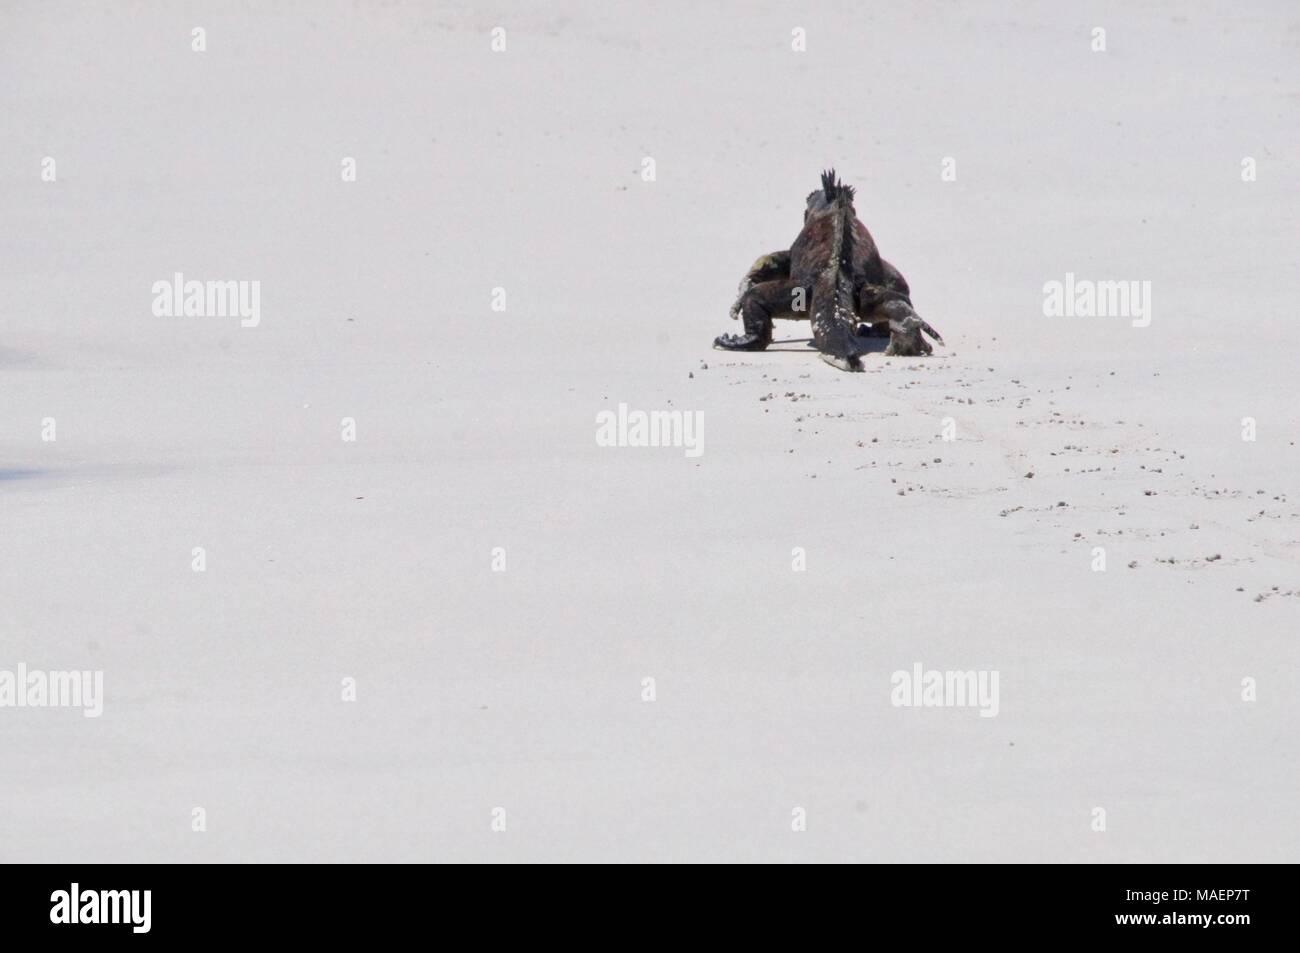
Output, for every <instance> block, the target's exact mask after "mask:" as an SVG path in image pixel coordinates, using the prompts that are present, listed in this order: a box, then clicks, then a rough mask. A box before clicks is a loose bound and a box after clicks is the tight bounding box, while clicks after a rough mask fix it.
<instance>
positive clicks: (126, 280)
mask: <svg viewBox="0 0 1300 953" xmlns="http://www.w3.org/2000/svg"><path fill="white" fill-rule="evenodd" d="M497 27H500V28H502V29H503V30H504V31H505V32H504V34H499V35H500V36H503V37H504V41H505V48H504V49H503V50H493V49H492V44H493V30H494V28H497ZM195 28H201V29H202V30H203V31H204V33H203V34H202V37H203V45H204V49H203V50H202V51H196V50H195V49H193V43H194V34H193V33H192V31H193V30H194V29H195ZM1095 28H1102V29H1104V30H1105V46H1106V48H1105V50H1104V51H1094V49H1093V46H1094V45H1095V37H1096V34H1094V29H1095ZM796 29H798V30H802V31H804V33H803V37H804V45H805V47H806V48H805V49H804V50H803V51H799V50H796V49H792V44H795V43H796V39H795V34H794V33H793V32H792V31H795V30H796ZM1298 54H1300V11H1297V10H1296V8H1295V7H1294V5H1292V4H1287V3H1283V2H1280V0H1279V2H1275V3H1260V4H1252V5H1247V6H1245V7H1243V6H1242V5H1240V4H1235V3H1231V2H1226V0H1225V2H1214V3H1211V2H1194V3H1158V4H1152V5H1137V6H1135V5H1133V4H1126V3H1104V2H1099V3H1089V4H1085V5H1083V7H1081V8H1080V9H1078V10H1076V11H1074V12H1068V11H1066V10H1065V9H1064V8H1063V7H1062V6H1061V5H1060V4H1056V3H1049V2H1043V3H1026V4H1015V5H1010V6H1008V5H1004V4H996V3H953V2H937V0H936V2H917V3H906V4H870V5H864V4H856V3H847V2H845V3H838V2H835V3H832V2H824V3H823V2H819V3H814V4H808V5H803V6H798V5H796V6H791V5H789V4H782V3H776V2H770V0H764V2H754V3H740V2H734V3H718V4H708V5H700V4H692V3H685V2H681V3H669V4H665V5H661V6H660V7H659V8H658V9H657V10H656V11H655V12H654V13H649V12H646V8H645V7H644V6H642V5H635V4H609V3H597V2H589V3H587V2H576V0H556V2H542V3H536V4H529V5H522V4H497V5H494V6H493V5H483V4H478V3H468V2H464V3H450V2H440V3H379V2H359V3H352V2H311V3H309V2H305V0H301V2H294V3H277V4H231V3H217V2H213V3H197V4H184V3H181V4H171V3H166V4H165V3H161V2H158V3H131V4H114V3H103V4H74V3H42V2H26V3H6V4H5V5H4V7H3V9H0V196H3V204H2V207H3V210H4V214H3V216H2V217H0V223H2V224H0V243H2V244H0V250H2V251H3V266H0V672H2V671H10V672H14V671H17V667H18V666H19V665H20V664H22V665H24V666H26V667H27V669H32V670H41V671H44V672H56V671H77V672H81V671H87V672H92V671H98V672H101V673H102V686H103V689H102V692H103V696H102V699H101V701H102V713H100V714H99V715H98V717H85V715H84V713H83V711H82V710H79V709H77V708H76V707H75V706H67V705H65V706H63V707H58V706H50V705H32V704H29V705H25V706H23V707H18V706H17V705H16V704H10V705H5V706H0V754H2V755H3V756H2V757H0V861H4V862H9V861H58V862H72V861H78V862H83V861H84V862H107V861H132V862H135V861H168V862H190V861H218V862H234V861H654V862H660V861H795V862H802V861H889V862H913V861H956V862H965V861H997V862H1003V861H1035V862H1042V861H1049V862H1193V861H1230V862H1278V861H1291V862H1294V861H1296V860H1297V859H1300V816H1297V812H1296V798H1297V792H1298V791H1300V758H1298V757H1297V755H1298V754H1300V751H1298V748H1300V741H1298V739H1300V693H1297V691H1296V685H1297V680H1298V679H1300V486H1298V485H1297V474H1298V473H1300V448H1297V446H1296V441H1297V439H1300V410H1298V409H1297V403H1296V399H1295V395H1296V392H1297V355H1298V354H1300V351H1298V347H1300V331H1297V324H1296V319H1295V317H1294V314H1293V311H1294V309H1295V306H1296V302H1297V300H1300V264H1298V263H1297V257H1296V250H1297V247H1298V246H1300V243H1298V242H1297V239H1298V238H1300V225H1298V223H1300V166H1298V165H1297V161H1296V160H1297V157H1300V123H1298V122H1297V108H1298V107H1300V55H1298ZM647 158H649V159H652V160H653V171H654V175H653V178H652V179H649V180H647V177H646V174H645V170H646V169H647V168H650V166H647V165H646V163H645V160H646V159H647ZM348 159H351V160H353V161H354V163H355V181H351V180H348V179H347V178H346V173H347V169H348V166H347V160H348ZM1246 159H1250V160H1252V162H1250V163H1246V164H1244V160H1246ZM46 160H53V164H52V165H51V164H50V163H49V162H47V161H46ZM945 160H952V161H951V162H948V163H947V164H945ZM830 167H834V168H835V169H836V170H837V171H838V172H839V174H840V175H841V176H842V177H843V179H844V180H845V181H846V182H848V183H851V184H853V185H854V186H856V188H857V203H856V207H857V211H858V214H859V216H860V217H861V218H862V220H863V221H864V222H865V224H866V225H867V227H868V228H869V229H870V230H871V232H872V234H873V235H874V237H875V239H876V241H877V243H878V244H879V246H880V249H881V251H882V253H883V254H884V256H885V257H886V258H887V259H889V260H890V261H891V262H893V263H894V264H895V265H897V266H898V267H899V268H900V269H901V270H902V272H903V274H904V275H906V277H907V279H908V281H909V282H910V284H911V288H912V292H913V301H914V302H915V304H916V307H917V309H918V311H919V312H920V313H921V314H922V315H924V316H925V317H926V318H927V319H928V320H929V321H930V322H931V323H933V324H934V325H935V327H937V328H938V329H939V330H940V331H941V332H942V334H943V336H944V338H945V341H946V346H945V347H942V348H938V349H936V353H935V355H934V356H932V357H929V358H916V359H897V358H886V357H884V356H883V355H881V354H875V355H871V356H869V357H868V358H867V359H866V362H867V370H866V372H865V373H861V374H847V373H843V372H840V371H837V370H835V369H833V368H831V367H828V366H827V365H826V364H824V363H823V362H822V361H820V360H818V359H817V354H816V352H815V351H814V350H812V349H811V348H810V347H809V346H808V344H807V343H806V342H807V338H808V328H807V325H806V324H803V325H800V324H798V323H794V322H780V323H778V325H777V332H776V337H777V342H778V343H776V344H775V345H774V346H773V347H772V348H771V349H769V350H768V351H766V352H762V353H750V354H736V353H726V352H721V351H717V350H714V349H712V348H711V346H710V345H711V342H712V340H713V338H714V336H716V335H718V334H720V333H723V332H734V331H736V330H738V326H737V325H736V323H734V322H732V321H731V320H729V319H728V316H727V309H728V307H729V306H730V304H731V302H732V299H733V297H734V294H735V289H736V285H737V283H738V282H739V280H740V278H741V276H742V275H743V273H744V272H745V269H746V268H747V267H748V266H749V264H750V262H752V261H753V260H754V259H755V258H756V257H758V256H759V255H761V254H763V253H766V252H771V251H774V250H779V249H783V248H788V247H789V246H790V243H791V242H792V240H793V239H794V237H795V235H796V233H797V232H798V230H799V227H800V223H801V215H802V212H803V208H804V196H805V195H806V194H807V193H808V192H809V191H811V190H812V189H814V188H816V187H817V184H818V175H819V173H820V172H821V170H822V169H825V168H830ZM945 169H949V170H955V177H953V176H951V175H949V176H945V175H944V170H945ZM1247 169H1249V170H1250V172H1249V173H1247V178H1245V179H1243V170H1247ZM51 173H52V178H51ZM1252 175H1253V177H1251V176H1252ZM177 273H180V274H182V275H183V276H184V279H183V280H186V281H188V280H197V281H204V282H206V281H213V282H222V283H224V282H249V283H250V284H249V285H245V286H240V287H242V288H244V289H246V290H247V289H249V288H251V287H252V285H251V283H252V282H257V283H258V284H257V288H258V294H259V298H258V313H257V316H256V317H257V320H256V323H255V326H245V324H246V323H248V322H247V321H246V320H244V319H241V316H240V314H239V313H236V312H233V311H232V312H231V313H226V314H204V315H190V316H185V314H184V308H183V306H180V305H178V307H177V308H176V311H178V312H179V313H173V314H162V315H160V314H157V313H155V307H154V305H155V302H156V298H157V294H156V292H155V291H154V290H153V289H154V286H155V283H157V282H160V281H161V282H164V283H166V282H171V281H173V278H174V276H175V275H176V274H177ZM1067 275H1070V276H1073V277H1072V278H1071V279H1070V280H1071V281H1072V282H1073V281H1089V282H1108V281H1116V282H1125V283H1127V282H1130V281H1131V282H1137V283H1138V285H1136V286H1134V287H1135V288H1140V287H1142V283H1143V282H1149V285H1148V286H1147V287H1148V288H1149V297H1147V298H1145V299H1144V304H1145V305H1149V313H1148V314H1147V315H1146V317H1145V318H1143V317H1141V316H1136V317H1131V316H1128V315H1110V316H1103V315H1099V316H1073V317H1066V316H1059V317H1056V316H1048V315H1046V314H1045V313H1044V298H1045V293H1044V286H1045V284H1047V283H1049V282H1053V281H1059V282H1062V283H1064V282H1065V281H1066V280H1067ZM1126 287H1127V285H1126ZM496 289H501V290H502V291H503V292H504V294H502V293H501V292H498V291H497V290H496ZM232 300H237V299H232ZM246 300H247V299H246ZM494 305H496V306H497V307H500V306H501V305H504V310H497V309H494ZM1144 320H1145V321H1146V322H1147V323H1146V324H1145V326H1142V323H1143V321H1144ZM619 404H625V405H626V406H627V407H628V408H630V409H631V410H633V411H636V410H639V411H644V412H651V411H681V412H683V414H690V415H698V416H692V417H691V419H692V420H699V421H700V422H701V426H702V430H701V431H700V432H699V433H698V434H697V436H698V437H699V439H700V444H699V446H700V447H701V448H702V452H700V453H699V454H698V455H690V454H688V453H687V452H686V449H687V448H684V447H681V446H662V447H635V446H616V447H609V446H600V445H598V443H597V439H596V434H597V417H598V415H599V414H601V413H602V412H603V411H616V410H617V408H618V406H619ZM345 420H351V421H352V422H353V424H354V427H355V430H354V435H355V439H353V440H347V439H344V437H345V436H347V435H348V425H347V423H346V422H345ZM1252 428H1253V432H1252ZM1251 436H1253V438H1254V439H1244V437H1251ZM51 437H53V439H50V438H51ZM946 438H951V439H946ZM196 549H199V550H201V551H202V552H201V554H196V553H195V550H196ZM1099 551H1100V552H1101V557H1102V559H1104V566H1105V568H1104V570H1099V569H1098V568H1097V567H1098V565H1099V563H1098V552H1099ZM196 560H199V563H198V564H199V565H201V566H202V569H203V571H201V572H200V571H195V565H196ZM917 665H920V666H922V668H923V670H937V671H941V672H951V671H955V672H967V671H969V672H986V673H992V672H996V673H997V675H998V679H997V684H998V693H999V695H998V704H997V712H996V716H985V717H982V716H981V714H980V712H979V711H978V710H977V709H976V707H974V706H971V705H966V706H960V705H954V706H941V707H924V706H920V707H906V706H899V705H896V704H894V703H893V702H894V699H893V698H892V697H891V696H892V691H891V679H892V678H893V676H894V673H896V672H907V673H910V672H912V671H913V670H914V666H917ZM348 679H351V680H354V681H353V682H351V683H348V684H349V685H352V686H354V691H355V700H344V696H345V694H347V693H348V692H349V688H348V687H347V686H346V685H345V680H348ZM648 679H649V680H653V681H647V680H648ZM1249 680H1253V681H1249ZM651 694H652V695H653V700H647V699H648V698H649V696H650V695H651ZM29 700H30V699H29ZM196 809H198V811H199V813H196ZM498 809H499V810H498ZM1098 809H1101V810H1102V811H1103V812H1104V814H1098V813H1097V810H1098ZM1099 818H1101V819H1103V825H1104V829H1099V824H1098V819H1099ZM196 819H198V820H196ZM196 826H198V827H201V828H203V829H201V830H196V829H195V827H196ZM501 828H504V829H501Z"/></svg>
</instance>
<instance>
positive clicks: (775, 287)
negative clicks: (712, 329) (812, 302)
mask: <svg viewBox="0 0 1300 953" xmlns="http://www.w3.org/2000/svg"><path fill="white" fill-rule="evenodd" d="M807 300H808V290H807V289H806V288H804V287H803V286H802V285H801V284H800V283H799V282H797V281H794V280H792V279H789V278H784V279H781V280H778V281H764V282H762V283H761V284H756V285H754V286H753V287H752V288H750V289H749V290H748V291H746V292H745V293H744V294H743V295H741V296H740V301H739V302H738V306H739V309H740V316H741V319H742V321H743V322H744V325H745V333H744V334H723V335H720V336H718V337H717V338H715V339H714V341H713V346H714V347H717V348H722V349H723V350H724V351H762V350H764V349H765V348H766V347H767V346H768V345H769V344H771V343H772V319H773V318H799V317H804V316H806V314H807V312H806V311H803V310H802V306H803V304H804V302H805V301H807Z"/></svg>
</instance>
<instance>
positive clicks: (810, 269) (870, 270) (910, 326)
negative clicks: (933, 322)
mask: <svg viewBox="0 0 1300 953" xmlns="http://www.w3.org/2000/svg"><path fill="white" fill-rule="evenodd" d="M824 181H825V180H824ZM850 211H851V206H850ZM833 212H834V209H833V207H832V203H831V202H829V201H828V200H827V198H826V195H825V192H824V191H822V190H819V191H816V192H813V193H811V194H810V195H809V196H808V205H807V209H806V210H805V212H804V227H803V229H802V230H801V231H800V233H799V236H798V237H797V238H796V239H795V242H794V244H793V245H792V246H791V248H790V250H789V251H788V252H786V251H778V252H772V253H771V254H768V255H764V256H762V257H761V258H759V259H758V260H757V261H755V262H754V264H753V265H751V266H750V268H749V270H748V271H747V272H746V273H745V277H744V278H743V279H742V280H741V283H740V288H739V293H738V294H737V297H736V301H735V303H734V304H733V305H732V307H731V316H732V318H737V317H739V318H741V319H742V322H743V325H744V332H743V333H742V334H724V335H721V336H720V337H718V338H717V339H716V340H715V341H714V346H715V347H718V348H722V349H724V350H734V351H761V350H763V349H764V348H766V347H767V346H768V344H770V343H771V341H772V321H773V319H774V318H786V319H795V320H801V319H808V318H809V317H811V316H814V314H815V311H816V305H815V304H812V305H811V307H810V304H811V303H812V299H813V298H814V291H815V290H816V287H815V286H816V284H817V279H818V277H819V275H820V274H821V272H822V270H823V269H824V268H825V266H826V263H827V260H828V258H829V256H830V254H831V246H832V244H833V239H834V228H833V225H834V215H833ZM851 239H852V240H851V243H850V248H851V253H850V255H849V257H848V260H847V261H846V262H845V267H844V268H843V269H842V270H841V275H840V277H839V279H838V281H847V282H849V283H850V285H851V291H852V300H853V302H854V308H853V310H854V311H855V312H856V314H855V317H856V320H857V321H859V322H861V323H860V324H859V326H858V329H857V331H858V333H859V334H862V335H866V334H870V333H873V332H874V333H879V334H883V333H888V334H889V336H890V343H889V347H888V349H887V350H886V351H885V353H886V354H890V355H898V356H910V355H917V354H929V353H931V350H932V349H931V347H930V344H929V342H928V341H926V340H925V338H924V336H923V335H922V331H924V332H925V333H927V334H929V335H930V336H931V337H933V338H934V339H935V340H936V341H939V342H940V343H942V339H941V338H940V337H939V335H938V333H936V332H935V331H934V329H933V328H931V327H930V326H929V325H928V324H927V323H925V321H924V320H923V319H922V318H921V317H920V316H919V315H917V314H916V312H915V311H914V310H913V308H912V303H911V290H910V289H909V288H908V285H907V280H906V279H905V278H904V277H903V275H902V273H901V272H899V270H898V269H897V268H895V267H894V266H893V265H891V264H890V263H889V262H887V261H885V260H884V259H883V258H881V257H880V252H879V250H878V249H877V247H876V243H875V240H874V239H873V238H872V237H871V233H870V232H869V231H868V230H867V227H866V226H865V225H863V224H862V222H861V221H860V220H859V219H858V218H857V216H856V214H853V215H852V236H851ZM826 281H828V282H830V283H829V284H824V285H823V288H822V296H823V301H824V300H825V298H826V297H827V296H828V295H829V294H831V293H832V291H833V289H834V286H835V284H836V282H834V281H831V279H829V278H827V279H826ZM801 304H802V305H803V307H802V308H800V307H798V306H799V305H801ZM840 316H841V317H844V315H842V314H841V315H840ZM814 325H815V327H816V322H814ZM826 326H828V325H824V327H826ZM817 336H818V335H817V332H816V330H815V331H814V339H815V340H816V339H817ZM836 337H837V341H836V345H835V347H834V348H833V349H837V350H848V351H850V352H851V351H852V349H851V348H849V347H848V345H847V344H846V343H845V342H844V341H843V340H842V339H839V336H838V335H836ZM823 343H824V342H822V341H818V346H819V348H820V349H822V350H826V348H824V347H823V346H822V345H823ZM845 357H846V358H847V360H846V361H845V365H846V366H847V367H848V368H850V369H858V367H859V366H860V365H857V364H856V355H855V354H854V353H848V354H847V355H845ZM832 363H835V364H836V366H842V365H841V364H840V363H837V362H835V361H832Z"/></svg>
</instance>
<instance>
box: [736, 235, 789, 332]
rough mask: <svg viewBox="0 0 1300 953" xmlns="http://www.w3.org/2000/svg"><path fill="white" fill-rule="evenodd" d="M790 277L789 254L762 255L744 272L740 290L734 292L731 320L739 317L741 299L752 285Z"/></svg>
mask: <svg viewBox="0 0 1300 953" xmlns="http://www.w3.org/2000/svg"><path fill="white" fill-rule="evenodd" d="M789 277H790V253H789V252H788V251H774V252H772V253H771V254H770V255H764V256H763V257H762V258H760V259H758V261H756V262H754V263H753V264H752V265H750V266H749V271H747V272H745V277H744V278H742V279H741V282H740V288H739V290H737V292H736V300H735V303H734V304H732V306H731V318H732V320H733V321H734V320H735V319H737V318H739V317H740V312H741V308H742V307H743V305H742V304H741V299H743V298H744V297H745V293H746V292H747V291H749V289H750V288H752V287H754V285H758V284H762V283H763V282H765V281H778V280H784V279H786V278H789Z"/></svg>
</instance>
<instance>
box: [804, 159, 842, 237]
mask: <svg viewBox="0 0 1300 953" xmlns="http://www.w3.org/2000/svg"><path fill="white" fill-rule="evenodd" d="M837 198H842V199H845V200H847V202H848V204H849V208H852V207H853V186H851V185H845V184H844V183H843V182H841V181H840V180H839V179H838V178H837V177H836V175H835V170H834V169H831V170H829V171H827V172H823V173H822V187H821V188H820V189H818V190H817V191H815V192H809V193H808V207H807V208H805V209H804V213H803V220H804V223H805V224H807V223H808V222H809V221H811V220H812V219H814V218H821V217H822V216H824V215H829V214H830V213H831V211H832V206H833V205H834V203H835V200H836V199H837Z"/></svg>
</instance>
